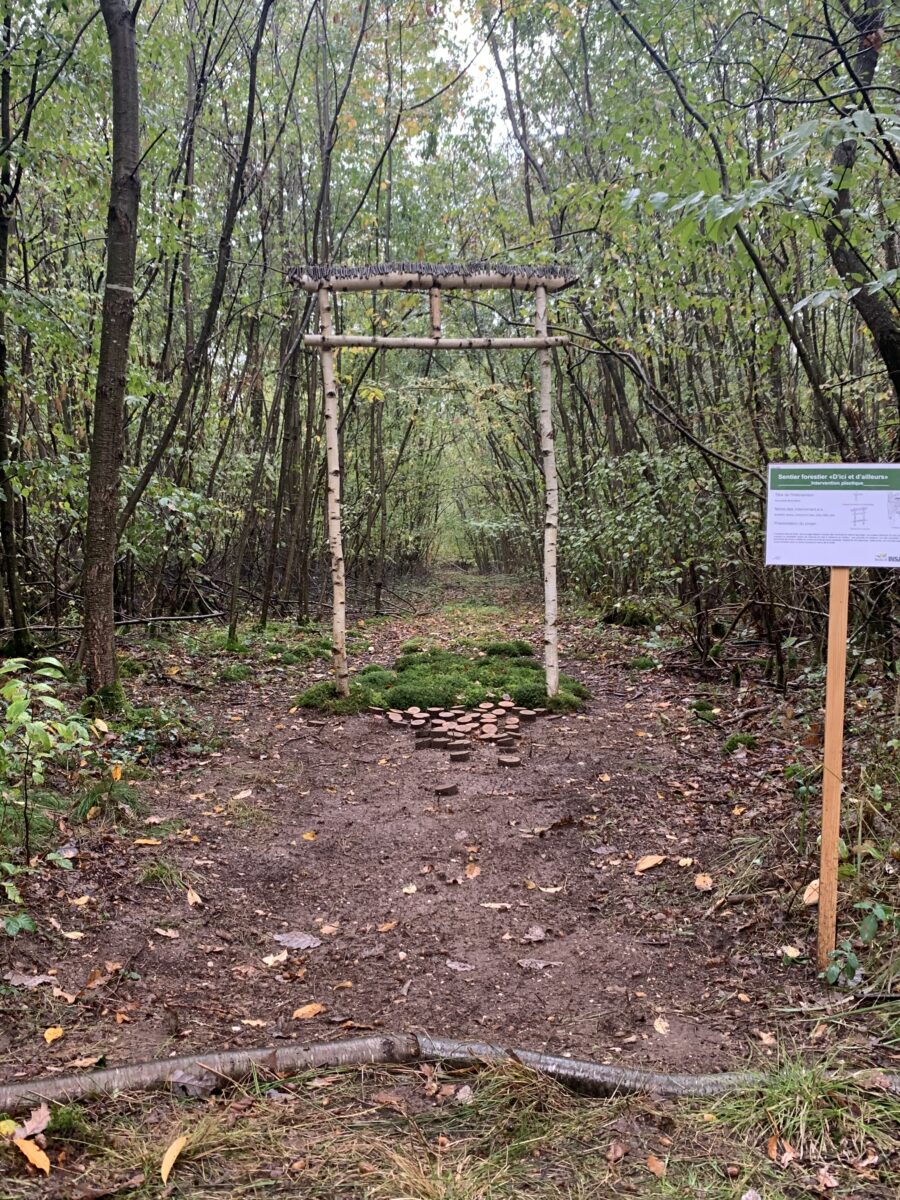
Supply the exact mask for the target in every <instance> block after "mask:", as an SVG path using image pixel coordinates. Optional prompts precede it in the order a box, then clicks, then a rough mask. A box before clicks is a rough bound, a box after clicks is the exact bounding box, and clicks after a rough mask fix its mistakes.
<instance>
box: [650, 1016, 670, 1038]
mask: <svg viewBox="0 0 900 1200" xmlns="http://www.w3.org/2000/svg"><path fill="white" fill-rule="evenodd" d="M653 1028H654V1029H655V1030H656V1032H657V1033H658V1034H661V1035H662V1036H663V1037H665V1036H666V1034H667V1033H668V1032H669V1022H668V1021H667V1020H666V1018H665V1017H657V1018H656V1020H655V1021H654V1022H653Z"/></svg>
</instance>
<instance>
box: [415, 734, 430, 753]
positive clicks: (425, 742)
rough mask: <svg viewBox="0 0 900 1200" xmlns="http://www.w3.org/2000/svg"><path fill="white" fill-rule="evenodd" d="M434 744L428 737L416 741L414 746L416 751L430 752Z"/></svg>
mask: <svg viewBox="0 0 900 1200" xmlns="http://www.w3.org/2000/svg"><path fill="white" fill-rule="evenodd" d="M432 744H433V743H432V741H431V738H427V737H420V738H416V740H415V741H414V742H413V746H414V748H415V749H416V750H430V749H431V747H432Z"/></svg>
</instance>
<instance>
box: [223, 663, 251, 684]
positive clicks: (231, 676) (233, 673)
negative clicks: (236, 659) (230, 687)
mask: <svg viewBox="0 0 900 1200" xmlns="http://www.w3.org/2000/svg"><path fill="white" fill-rule="evenodd" d="M252 674H253V670H252V668H250V667H248V666H246V665H245V664H244V663H235V664H234V665H233V666H230V667H225V669H224V670H222V671H220V672H219V678H220V679H221V680H222V682H223V683H243V681H244V680H245V679H249V678H250V677H251V676H252Z"/></svg>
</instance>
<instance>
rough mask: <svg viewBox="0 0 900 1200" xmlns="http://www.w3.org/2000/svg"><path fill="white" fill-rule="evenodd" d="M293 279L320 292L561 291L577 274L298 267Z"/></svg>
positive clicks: (524, 271)
mask: <svg viewBox="0 0 900 1200" xmlns="http://www.w3.org/2000/svg"><path fill="white" fill-rule="evenodd" d="M291 280H292V282H293V283H295V284H296V285H297V286H298V287H300V288H302V289H303V290H304V291H306V292H317V291H318V290H319V288H323V287H327V288H330V289H331V290H332V291H335V292H378V291H382V290H388V291H404V290H408V291H424V292H430V291H431V289H432V288H433V287H439V288H441V289H442V290H443V291H446V290H447V289H448V288H460V289H462V290H465V291H484V290H489V289H494V290H498V291H509V290H510V289H512V290H513V291H517V292H534V291H536V290H537V289H538V288H539V287H542V288H544V289H545V290H546V291H548V292H558V291H561V290H562V289H563V288H567V287H571V286H572V284H573V283H575V282H576V277H575V275H574V274H573V273H571V272H566V273H565V274H562V273H561V274H559V275H552V274H547V275H543V274H530V273H529V272H528V271H527V269H526V270H523V271H522V272H521V274H517V273H514V272H510V273H509V274H506V273H503V272H500V271H473V272H471V273H466V272H463V271H460V273H459V274H449V273H448V274H441V275H429V274H426V273H420V272H417V271H391V272H385V273H383V274H378V273H377V272H373V273H371V274H360V275H358V276H356V275H322V276H321V277H315V276H313V275H309V274H306V273H305V272H304V271H297V272H296V273H295V274H293V275H292V276H291Z"/></svg>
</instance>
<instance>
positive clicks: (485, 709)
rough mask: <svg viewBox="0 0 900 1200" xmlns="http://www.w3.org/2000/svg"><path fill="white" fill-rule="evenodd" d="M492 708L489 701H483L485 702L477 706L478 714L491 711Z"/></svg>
mask: <svg viewBox="0 0 900 1200" xmlns="http://www.w3.org/2000/svg"><path fill="white" fill-rule="evenodd" d="M493 707H494V706H493V704H492V703H491V702H490V700H485V701H484V702H483V703H482V704H479V705H478V709H479V711H480V712H490V710H491V709H492V708H493Z"/></svg>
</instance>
